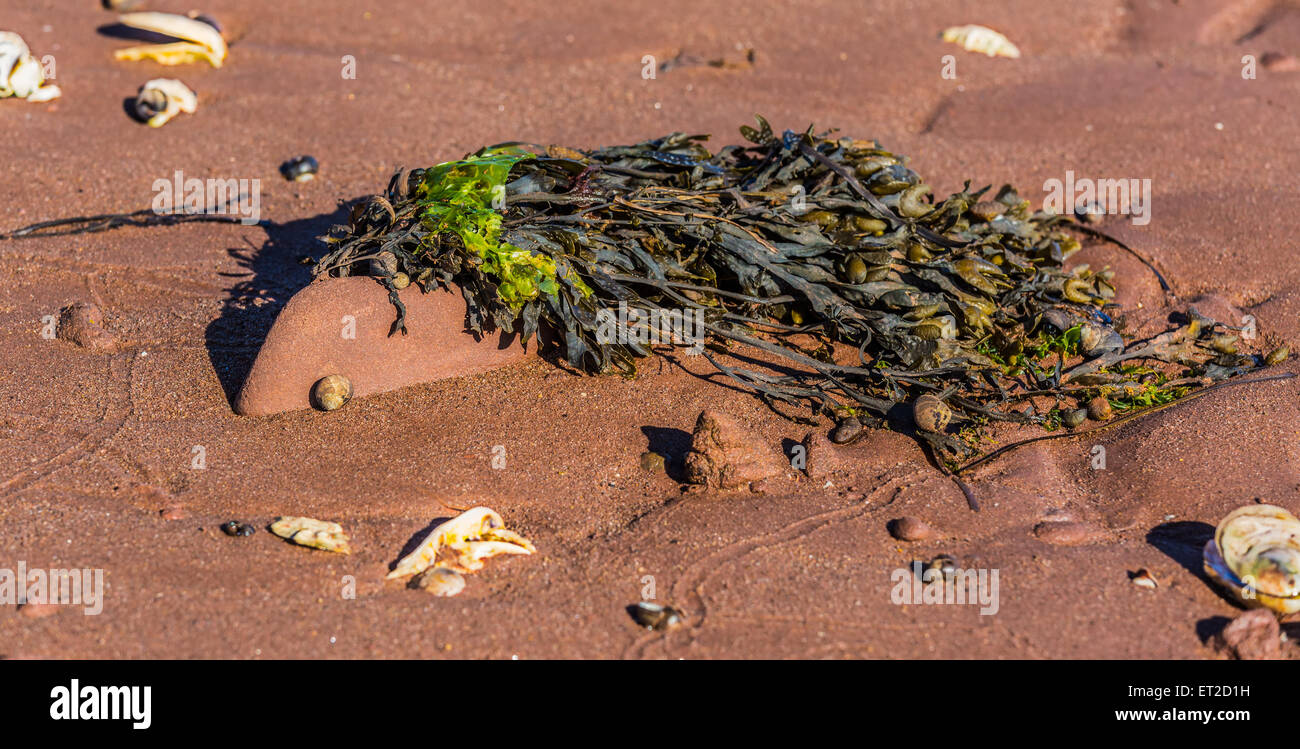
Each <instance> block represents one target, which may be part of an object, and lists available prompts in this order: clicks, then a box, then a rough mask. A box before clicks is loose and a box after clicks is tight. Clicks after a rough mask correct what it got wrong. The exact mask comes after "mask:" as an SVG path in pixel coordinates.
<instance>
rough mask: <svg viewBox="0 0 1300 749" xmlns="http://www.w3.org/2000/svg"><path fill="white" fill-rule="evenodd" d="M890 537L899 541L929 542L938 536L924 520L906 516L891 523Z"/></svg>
mask: <svg viewBox="0 0 1300 749" xmlns="http://www.w3.org/2000/svg"><path fill="white" fill-rule="evenodd" d="M889 535H891V536H893V537H894V538H896V539H898V540H899V541H928V540H930V539H932V538H934V537H935V536H937V535H938V534H937V533H936V532H935V530H934V528H932V527H931V526H930V524H929V523H927V522H925V521H924V520H921V519H920V518H914V517H911V516H904V517H901V518H897V519H895V520H891V521H889Z"/></svg>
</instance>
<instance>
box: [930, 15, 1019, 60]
mask: <svg viewBox="0 0 1300 749" xmlns="http://www.w3.org/2000/svg"><path fill="white" fill-rule="evenodd" d="M943 40H944V41H945V42H952V43H953V44H959V45H961V48H962V49H964V50H966V51H967V52H982V53H983V54H985V55H988V56H989V57H1013V58H1015V57H1020V50H1019V49H1018V48H1017V47H1016V45H1014V44H1012V43H1011V40H1010V39H1008V38H1006V37H1005V36H1003V35H1002V34H999V33H998V32H996V31H994V30H993V29H990V28H989V27H987V26H980V25H978V24H973V23H972V24H967V25H965V26H952V27H950V28H947V29H944V32H943Z"/></svg>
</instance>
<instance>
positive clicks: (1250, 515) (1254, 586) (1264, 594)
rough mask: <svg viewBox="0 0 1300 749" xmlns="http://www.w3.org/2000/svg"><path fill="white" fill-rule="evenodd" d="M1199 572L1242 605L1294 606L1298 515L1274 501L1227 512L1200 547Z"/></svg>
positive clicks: (1298, 594)
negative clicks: (1200, 563)
mask: <svg viewBox="0 0 1300 749" xmlns="http://www.w3.org/2000/svg"><path fill="white" fill-rule="evenodd" d="M1201 558H1202V563H1203V565H1204V567H1205V573H1206V574H1207V575H1209V576H1210V578H1212V579H1213V580H1214V581H1215V582H1217V583H1219V584H1220V585H1222V586H1223V587H1224V588H1226V589H1227V590H1228V591H1229V592H1231V593H1232V594H1233V595H1234V596H1236V598H1237V599H1238V600H1239V601H1241V602H1242V603H1243V604H1245V605H1246V606H1248V607H1264V608H1268V609H1271V610H1273V611H1275V612H1277V613H1278V614H1282V615H1285V614H1292V613H1295V612H1297V611H1300V519H1297V518H1296V516H1295V515H1292V514H1291V513H1290V512H1288V511H1287V510H1285V509H1283V508H1281V507H1278V506H1276V505H1247V506H1245V507H1241V508H1238V509H1236V510H1233V511H1232V512H1230V513H1228V516H1227V517H1225V518H1224V519H1223V520H1222V521H1220V523H1219V526H1218V528H1216V529H1215V531H1214V538H1213V539H1211V540H1210V541H1207V542H1206V544H1205V548H1204V550H1203V551H1202V557H1201Z"/></svg>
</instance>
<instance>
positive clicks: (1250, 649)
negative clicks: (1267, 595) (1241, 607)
mask: <svg viewBox="0 0 1300 749" xmlns="http://www.w3.org/2000/svg"><path fill="white" fill-rule="evenodd" d="M1281 635H1282V628H1281V627H1280V626H1279V625H1278V623H1277V617H1276V616H1274V615H1273V612H1271V611H1269V610H1268V609H1251V610H1250V611H1247V612H1245V613H1243V614H1241V615H1240V616H1238V617H1237V618H1236V619H1233V620H1232V621H1231V622H1230V623H1229V624H1228V626H1226V627H1224V628H1223V631H1222V632H1220V633H1219V634H1217V635H1215V636H1214V642H1213V645H1214V649H1215V650H1217V651H1218V652H1219V653H1221V654H1223V655H1226V656H1228V657H1229V658H1233V659H1236V660H1240V661H1270V660H1276V659H1277V658H1279V657H1281V650H1282V637H1281Z"/></svg>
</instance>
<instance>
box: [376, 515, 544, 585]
mask: <svg viewBox="0 0 1300 749" xmlns="http://www.w3.org/2000/svg"><path fill="white" fill-rule="evenodd" d="M535 551H537V549H536V547H534V546H533V544H532V542H531V541H529V540H528V539H526V538H524V537H523V536H521V535H519V534H518V533H515V532H513V531H508V530H506V528H505V521H503V520H502V519H501V516H500V515H498V514H497V513H496V512H495V511H493V510H490V509H488V508H486V507H472V508H470V509H468V510H466V511H465V512H462V513H461V514H459V515H457V516H456V517H454V518H452V519H451V520H448V521H447V522H445V523H443V524H442V525H439V526H438V527H437V528H434V529H433V530H432V531H430V532H429V535H428V536H426V537H425V539H424V540H423V541H421V542H420V545H419V547H418V548H416V550H415V551H413V552H411V553H410V554H407V555H406V556H404V557H402V558H401V559H400V560H398V562H397V566H396V567H394V568H393V571H392V572H390V573H388V579H389V580H391V579H393V578H397V577H405V576H407V575H414V574H416V573H417V572H423V571H424V570H426V569H428V568H429V567H430V566H434V567H444V568H446V569H450V570H455V571H457V572H475V571H477V570H480V569H483V560H485V559H489V558H491V557H494V556H497V555H498V554H532V553H533V552H535Z"/></svg>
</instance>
